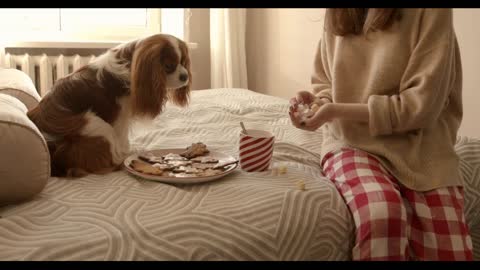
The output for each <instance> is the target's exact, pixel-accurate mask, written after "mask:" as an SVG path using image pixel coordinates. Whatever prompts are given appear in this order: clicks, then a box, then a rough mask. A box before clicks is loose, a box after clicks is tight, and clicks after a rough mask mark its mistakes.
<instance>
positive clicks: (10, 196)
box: [0, 93, 50, 205]
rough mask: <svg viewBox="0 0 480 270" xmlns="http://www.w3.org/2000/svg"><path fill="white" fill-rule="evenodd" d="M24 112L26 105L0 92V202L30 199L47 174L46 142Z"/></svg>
mask: <svg viewBox="0 0 480 270" xmlns="http://www.w3.org/2000/svg"><path fill="white" fill-rule="evenodd" d="M21 95H23V94H21ZM24 97H26V96H24ZM26 112H27V105H26V104H24V103H22V102H20V100H19V99H17V98H14V97H12V96H10V95H5V94H1V93H0V149H1V154H0V205H4V204H9V203H15V202H20V201H24V200H28V199H31V198H32V197H34V196H35V195H36V194H38V193H39V192H40V191H42V190H43V188H44V187H45V185H46V183H47V180H48V178H49V176H50V156H49V153H48V147H47V144H46V142H45V139H44V138H43V136H42V135H41V133H40V131H39V130H38V128H37V127H36V126H35V124H33V122H31V121H30V119H29V118H28V117H27V115H26Z"/></svg>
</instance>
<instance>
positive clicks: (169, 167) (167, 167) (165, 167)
mask: <svg viewBox="0 0 480 270" xmlns="http://www.w3.org/2000/svg"><path fill="white" fill-rule="evenodd" d="M152 166H153V167H155V168H159V169H160V170H163V171H171V170H173V169H174V168H175V166H173V165H171V164H166V163H155V164H153V165H152Z"/></svg>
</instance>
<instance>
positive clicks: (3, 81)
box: [0, 68, 40, 110]
mask: <svg viewBox="0 0 480 270" xmlns="http://www.w3.org/2000/svg"><path fill="white" fill-rule="evenodd" d="M0 94H7V95H10V96H13V97H16V98H18V100H20V101H21V102H23V104H25V106H27V108H28V109H29V110H30V109H32V108H33V107H35V106H37V104H38V102H40V95H39V94H38V92H37V89H36V88H35V85H34V84H33V82H32V79H30V77H29V76H28V75H27V74H26V73H25V72H23V71H20V70H17V69H12V68H4V69H0Z"/></svg>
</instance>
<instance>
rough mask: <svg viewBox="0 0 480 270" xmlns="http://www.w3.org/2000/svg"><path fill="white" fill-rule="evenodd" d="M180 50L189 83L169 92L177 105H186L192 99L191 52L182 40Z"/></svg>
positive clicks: (171, 99) (170, 97)
mask: <svg viewBox="0 0 480 270" xmlns="http://www.w3.org/2000/svg"><path fill="white" fill-rule="evenodd" d="M180 50H181V52H182V59H181V61H180V63H181V64H182V66H183V67H184V68H185V69H186V70H187V71H188V84H187V85H185V86H184V87H181V88H179V89H176V90H174V91H170V92H169V95H171V96H169V100H170V101H171V102H172V103H174V104H175V105H178V106H182V107H185V106H187V105H188V103H189V101H190V90H191V87H192V71H191V63H190V54H189V51H188V47H187V44H186V43H185V42H183V41H181V42H180Z"/></svg>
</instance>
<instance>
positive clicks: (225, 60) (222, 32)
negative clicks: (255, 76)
mask: <svg viewBox="0 0 480 270" xmlns="http://www.w3.org/2000/svg"><path fill="white" fill-rule="evenodd" d="M246 16H247V10H246V9H244V8H238V9H237V8H219V9H217V8H215V9H210V57H211V87H212V88H245V89H246V88H248V81H247V59H246V52H245V50H246V49H245V31H246Z"/></svg>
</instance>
